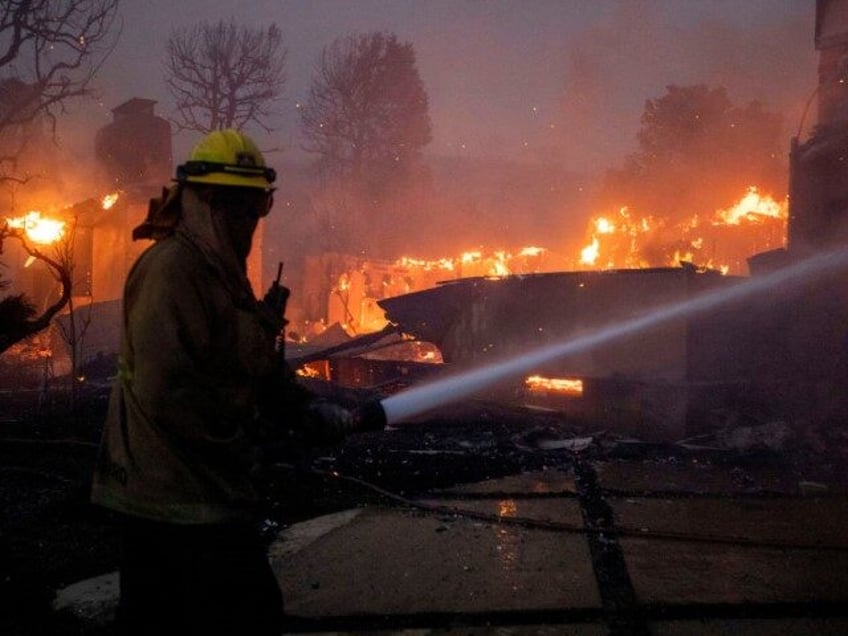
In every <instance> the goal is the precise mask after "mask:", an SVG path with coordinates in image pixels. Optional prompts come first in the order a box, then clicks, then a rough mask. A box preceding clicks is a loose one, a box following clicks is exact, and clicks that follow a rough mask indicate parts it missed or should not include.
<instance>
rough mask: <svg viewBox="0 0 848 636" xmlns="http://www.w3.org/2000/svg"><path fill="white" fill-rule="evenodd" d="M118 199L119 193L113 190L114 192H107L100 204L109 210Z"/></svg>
mask: <svg viewBox="0 0 848 636" xmlns="http://www.w3.org/2000/svg"><path fill="white" fill-rule="evenodd" d="M117 201H118V193H117V192H113V193H112V194H107V195H106V196H105V197H103V201H101V203H100V205H101V206H102V207H103V209H104V210H109V209H110V208H111V207H112V206H113V205H115V203H117Z"/></svg>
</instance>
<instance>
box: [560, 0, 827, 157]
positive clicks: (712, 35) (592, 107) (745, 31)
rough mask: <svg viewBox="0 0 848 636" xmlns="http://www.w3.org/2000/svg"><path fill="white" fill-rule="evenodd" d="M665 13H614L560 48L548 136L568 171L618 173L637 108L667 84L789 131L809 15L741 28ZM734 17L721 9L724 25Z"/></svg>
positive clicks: (798, 107)
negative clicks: (722, 98) (751, 108)
mask: <svg viewBox="0 0 848 636" xmlns="http://www.w3.org/2000/svg"><path fill="white" fill-rule="evenodd" d="M704 4H707V3H704ZM752 4H753V3H752ZM760 6H764V5H762V4H761V5H760ZM690 7H692V8H693V9H694V7H693V6H692V5H690ZM667 9H668V6H667V3H662V2H655V1H644V0H643V1H640V2H624V3H620V4H616V5H614V6H613V9H612V10H611V11H610V12H609V13H608V14H607V15H606V16H604V17H603V18H601V19H600V20H598V21H597V22H596V23H595V24H594V26H593V27H591V28H589V29H587V30H585V31H584V32H582V33H581V34H580V35H579V36H578V37H576V38H573V39H572V40H571V41H570V42H569V44H568V48H567V50H566V52H565V53H564V56H563V60H562V68H563V73H562V81H561V82H562V92H561V100H560V104H559V112H558V120H557V122H556V123H557V125H556V128H555V129H554V130H555V131H558V135H559V138H558V141H557V143H558V144H559V146H560V147H561V148H562V149H563V152H564V154H565V157H566V162H567V165H569V166H571V167H573V168H578V167H579V168H583V169H585V168H587V167H590V168H591V169H593V170H596V171H600V170H603V169H605V168H609V167H615V166H616V165H617V164H619V163H620V161H621V159H622V158H623V157H624V156H625V155H626V154H628V153H629V152H631V151H632V150H633V149H634V143H635V137H636V132H637V130H638V127H639V121H638V113H640V112H641V110H642V107H643V104H644V102H645V100H647V99H653V98H656V97H659V96H660V95H662V93H663V92H664V90H665V87H666V86H667V85H671V84H676V85H679V86H686V85H694V84H707V85H709V86H713V87H719V86H721V87H724V88H726V89H727V91H728V94H729V95H730V97H731V99H732V100H733V101H734V102H736V103H747V102H750V101H753V100H758V101H760V102H762V103H763V104H764V105H765V107H766V108H767V109H768V110H770V111H775V112H778V113H781V114H782V115H784V118H785V120H786V121H788V122H791V123H792V124H795V123H796V122H797V121H798V120H799V118H800V115H801V112H802V110H803V105H804V102H805V100H806V99H807V96H808V95H809V93H810V92H811V91H812V90H813V88H814V86H815V82H816V75H815V69H816V54H815V50H814V48H813V42H812V33H813V18H814V16H813V11H812V9H811V7H804V8H803V9H804V10H803V11H801V10H799V11H798V12H797V14H795V15H793V16H792V17H789V18H787V19H785V20H784V21H782V22H777V23H775V22H774V21H773V20H772V19H771V16H768V15H761V16H759V18H760V21H757V17H756V16H755V17H754V18H753V19H752V20H751V21H750V22H749V23H746V24H739V22H738V20H735V21H732V22H731V20H730V18H728V19H726V20H719V19H716V18H714V17H710V18H707V19H706V20H705V21H702V20H698V19H693V21H692V22H691V23H689V24H684V25H683V26H681V25H679V24H676V23H674V22H673V21H672V19H671V17H670V15H669V14H670V12H669V11H668V10H667ZM742 9H744V7H743V8H739V9H737V7H736V6H731V5H730V3H728V4H727V12H728V14H729V15H730V14H731V13H732V12H734V11H737V10H738V11H741V10H742ZM791 130H793V131H794V127H791ZM787 150H788V140H787Z"/></svg>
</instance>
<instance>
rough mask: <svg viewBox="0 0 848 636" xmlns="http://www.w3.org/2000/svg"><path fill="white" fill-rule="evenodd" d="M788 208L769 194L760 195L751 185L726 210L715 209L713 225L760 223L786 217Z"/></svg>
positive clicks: (784, 203)
mask: <svg viewBox="0 0 848 636" xmlns="http://www.w3.org/2000/svg"><path fill="white" fill-rule="evenodd" d="M787 216H788V210H787V205H786V202H785V201H784V202H783V204H780V203H778V202H777V201H775V200H774V199H772V198H771V197H769V196H765V197H764V196H762V195H761V194H760V193H759V191H758V190H757V188H756V187H754V186H751V187H750V188H748V192H747V193H746V194H745V196H743V197H742V198H741V199H740V200H739V201H738V202H737V203H736V204H735V205H733V206H731V207H729V208H727V209H726V210H716V213H715V218H714V219H713V224H714V225H721V224H723V223H724V224H727V225H740V224H741V223H742V222H743V221H744V222H747V223H762V222H763V220H764V219H769V218H771V219H786V218H787Z"/></svg>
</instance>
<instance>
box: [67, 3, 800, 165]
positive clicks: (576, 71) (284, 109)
mask: <svg viewBox="0 0 848 636" xmlns="http://www.w3.org/2000/svg"><path fill="white" fill-rule="evenodd" d="M120 11H121V19H122V32H121V35H120V39H119V41H118V44H117V46H116V47H115V50H114V52H113V54H112V56H111V57H110V58H109V59H108V60H107V61H106V63H105V64H104V65H103V66H102V68H101V70H100V72H99V74H98V77H97V83H96V87H95V88H96V89H97V93H98V100H97V102H96V104H95V105H93V106H92V105H91V104H89V105H86V106H85V107H83V108H78V109H77V111H76V115H75V116H73V117H71V118H69V119H68V120H67V122H68V123H67V124H66V126H65V128H64V135H65V138H66V139H67V140H70V141H71V142H73V141H75V140H77V139H79V140H85V139H91V138H93V131H94V130H96V129H97V128H98V127H100V126H102V125H104V124H106V123H108V122H109V121H111V113H110V111H111V109H112V108H114V107H115V106H117V105H118V104H120V103H122V102H123V101H125V100H127V99H130V98H132V97H144V98H149V99H156V100H158V102H159V103H158V104H157V113H158V114H161V115H166V116H167V115H169V114H171V113H173V106H172V100H171V97H170V95H169V94H168V92H167V89H166V87H165V83H164V80H163V55H164V50H165V43H166V42H167V39H168V36H169V35H170V34H171V31H172V29H174V28H175V27H179V26H191V25H193V24H196V23H197V22H199V21H204V20H205V21H210V22H214V21H217V20H220V19H223V20H229V19H230V18H232V19H234V20H235V21H237V22H238V23H242V24H245V25H248V26H263V25H267V24H268V23H269V22H275V23H277V24H278V25H279V26H280V28H281V29H282V31H283V34H284V38H285V43H286V48H287V49H288V60H287V78H288V79H287V83H286V86H285V89H284V94H283V98H282V99H281V100H280V102H279V103H278V104H277V105H276V106H277V110H278V112H279V115H278V117H277V118H276V119H275V120H274V122H273V124H274V127H275V131H274V132H273V133H270V134H266V133H264V132H262V131H251V132H253V133H254V135H255V136H256V137H257V138H259V140H260V142H261V145H262V146H263V147H265V148H280V149H282V151H283V152H284V153H286V157H287V158H293V157H297V156H298V147H299V143H300V142H299V138H298V121H297V111H296V104H297V102H298V101H301V100H303V99H305V97H306V96H307V94H308V89H309V82H310V78H311V76H312V74H313V72H314V70H315V67H316V64H317V62H318V58H319V55H320V52H321V49H322V47H324V46H326V45H327V44H329V43H330V42H332V40H333V39H335V38H337V37H339V36H342V35H347V34H349V33H356V32H369V31H377V30H384V31H392V32H395V33H396V34H397V35H398V36H399V37H400V38H401V39H402V40H404V41H409V42H412V43H413V45H414V47H415V51H416V55H417V63H418V68H419V71H420V74H421V77H422V80H423V81H424V84H425V87H426V89H427V92H428V95H429V105H430V115H431V118H432V123H433V141H432V142H431V144H430V145H429V146H428V147H427V148H426V152H428V153H431V154H434V155H447V156H459V157H462V156H468V157H475V158H498V159H506V160H516V161H536V160H544V161H551V160H555V161H558V162H560V163H561V164H562V165H563V166H564V167H566V168H568V169H572V170H578V171H597V170H602V169H603V168H606V167H608V166H614V165H616V164H617V163H619V162H620V160H621V158H622V156H623V155H624V154H626V153H627V152H629V151H632V149H633V147H634V143H635V135H636V132H637V130H638V126H639V115H640V114H641V112H642V109H643V108H644V103H645V100H647V99H654V98H657V97H659V96H661V95H662V94H663V93H664V91H665V86H666V85H669V84H679V85H687V84H696V83H707V84H709V85H721V86H725V87H726V88H727V89H728V93H729V95H730V97H731V99H732V100H734V101H735V102H739V103H746V102H748V101H750V100H754V99H758V100H761V101H762V102H763V103H764V104H765V105H766V107H767V108H769V109H770V110H774V111H778V112H781V113H783V114H784V115H785V118H786V121H787V128H788V131H787V134H788V133H789V129H794V127H795V126H796V125H797V122H798V121H799V119H800V113H801V111H802V110H803V104H804V102H805V101H806V99H807V97H808V95H809V94H810V93H811V91H812V90H813V89H814V87H815V70H816V66H815V65H816V55H815V50H814V47H813V25H814V12H815V3H814V1H813V0H802V1H799V0H746V1H745V2H738V1H736V0H591V1H590V0H511V1H507V0H287V1H280V0H252V1H246V2H245V1H242V2H234V1H224V0H181V1H180V2H173V1H170V0H169V1H167V2H166V1H165V0H133V1H132V2H130V1H126V0H125V1H124V2H123V3H122V6H121V9H120ZM792 132H793V134H794V130H793V131H792ZM195 139H196V135H192V134H188V133H181V134H179V135H177V136H176V137H175V144H174V152H175V156H176V158H177V159H178V160H179V159H180V158H181V157H182V155H184V154H185V153H186V152H187V151H188V148H190V146H191V144H192V143H193V141H194V140H195ZM80 143H83V141H80ZM271 160H272V161H273V157H271Z"/></svg>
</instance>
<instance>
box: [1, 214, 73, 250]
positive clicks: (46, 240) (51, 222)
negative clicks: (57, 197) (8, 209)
mask: <svg viewBox="0 0 848 636" xmlns="http://www.w3.org/2000/svg"><path fill="white" fill-rule="evenodd" d="M7 221H8V223H9V227H10V228H12V229H16V230H23V232H24V234H26V237H27V238H28V239H29V240H30V241H32V242H33V243H37V244H39V245H50V244H51V243H55V242H56V241H58V240H59V239H61V238H62V236H64V234H65V222H64V221H59V220H57V219H50V218H47V217H42V216H41V212H37V211H35V210H31V211H29V212H27V213H26V214H25V215H23V216H19V217H16V218H10V219H7Z"/></svg>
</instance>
